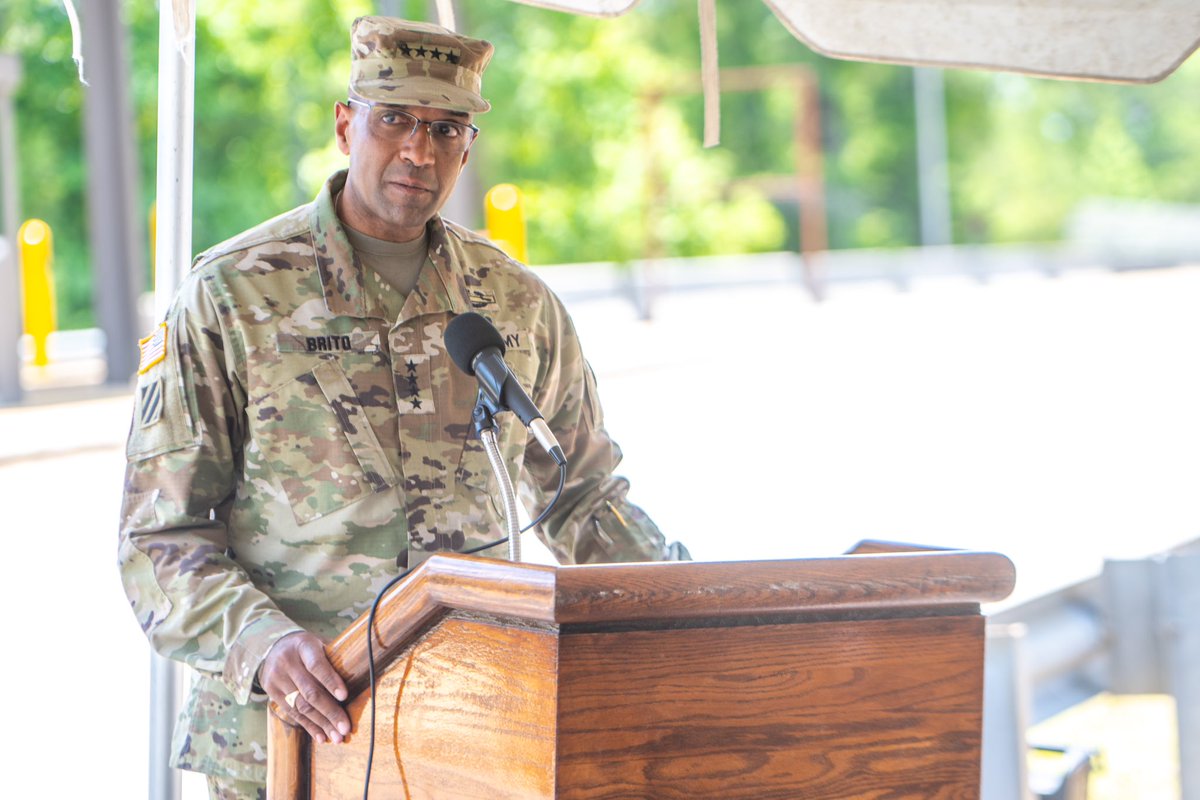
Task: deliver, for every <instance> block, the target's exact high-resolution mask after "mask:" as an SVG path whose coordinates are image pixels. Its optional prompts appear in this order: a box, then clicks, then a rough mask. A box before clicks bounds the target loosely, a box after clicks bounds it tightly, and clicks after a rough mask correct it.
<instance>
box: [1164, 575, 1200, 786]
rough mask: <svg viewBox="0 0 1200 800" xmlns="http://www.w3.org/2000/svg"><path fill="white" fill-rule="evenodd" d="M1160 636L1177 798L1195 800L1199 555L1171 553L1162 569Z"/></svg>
mask: <svg viewBox="0 0 1200 800" xmlns="http://www.w3.org/2000/svg"><path fill="white" fill-rule="evenodd" d="M1163 572H1164V573H1165V577H1166V580H1164V581H1162V583H1161V584H1160V588H1161V589H1162V594H1161V596H1160V598H1161V603H1160V608H1161V609H1162V610H1163V613H1162V618H1161V619H1160V620H1159V625H1160V635H1161V636H1162V638H1163V640H1164V644H1165V647H1164V650H1165V651H1166V656H1167V672H1168V674H1169V675H1170V688H1171V694H1173V695H1174V696H1175V714H1176V719H1177V721H1178V725H1179V790H1180V792H1179V797H1180V800H1200V669H1197V667H1196V665H1197V664H1200V622H1198V621H1197V617H1196V609H1197V608H1200V555H1197V554H1194V553H1189V554H1180V555H1171V556H1168V557H1167V559H1166V563H1165V564H1164V566H1163Z"/></svg>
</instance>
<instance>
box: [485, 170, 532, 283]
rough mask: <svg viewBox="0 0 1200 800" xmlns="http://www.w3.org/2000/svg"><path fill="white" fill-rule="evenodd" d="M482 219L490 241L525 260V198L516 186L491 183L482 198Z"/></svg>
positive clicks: (527, 257) (525, 261)
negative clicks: (490, 186) (492, 184)
mask: <svg viewBox="0 0 1200 800" xmlns="http://www.w3.org/2000/svg"><path fill="white" fill-rule="evenodd" d="M483 219H484V224H485V225H487V230H488V236H489V237H491V239H492V241H494V242H495V243H496V244H498V245H500V247H501V248H502V249H503V250H504V252H506V253H508V254H509V255H510V256H512V257H513V258H515V259H516V260H517V261H520V262H521V263H522V264H528V263H529V252H528V250H527V248H526V246H525V197H524V196H523V195H522V194H521V190H520V189H518V188H517V187H516V186H513V185H512V184H511V183H501V184H497V185H496V186H493V187H492V188H491V190H490V191H488V193H487V195H486V196H485V197H484V198H483Z"/></svg>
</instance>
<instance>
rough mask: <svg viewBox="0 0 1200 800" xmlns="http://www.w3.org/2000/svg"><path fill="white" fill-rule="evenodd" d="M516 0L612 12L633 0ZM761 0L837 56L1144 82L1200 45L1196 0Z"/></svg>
mask: <svg viewBox="0 0 1200 800" xmlns="http://www.w3.org/2000/svg"><path fill="white" fill-rule="evenodd" d="M745 1H746V0H738V2H745ZM514 2H518V3H525V4H526V5H532V6H541V7H543V8H552V9H556V10H559V11H568V12H573V13H576V14H591V15H595V16H609V17H611V16H618V15H620V14H624V13H625V12H627V11H629V10H630V9H632V8H633V7H634V6H636V5H637V2H638V0H514ZM701 2H704V0H701ZM763 2H765V3H766V4H767V6H768V7H769V8H770V9H771V10H772V11H773V12H775V15H776V16H777V17H779V20H780V21H781V22H782V23H783V24H784V26H786V27H787V29H788V30H789V31H791V32H792V34H793V35H794V36H795V37H796V38H797V39H799V40H801V41H802V42H804V43H805V44H807V45H808V46H809V47H811V48H813V49H814V50H816V51H817V52H819V53H822V54H824V55H827V56H832V57H834V58H847V59H857V60H867V61H884V62H890V63H897V64H924V65H928V66H942V67H971V68H981V69H998V70H1011V71H1015V72H1025V73H1031V74H1035V75H1046V76H1054V77H1063V78H1083V79H1089V80H1110V81H1128V82H1137V83H1144V82H1150V81H1157V80H1162V79H1163V78H1165V77H1166V76H1167V75H1169V74H1171V72H1173V71H1174V70H1175V68H1176V67H1178V66H1179V65H1180V64H1181V63H1182V62H1183V61H1184V59H1186V58H1187V57H1188V56H1189V55H1190V54H1191V53H1192V51H1193V50H1195V49H1196V47H1197V45H1200V3H1197V2H1196V0H763Z"/></svg>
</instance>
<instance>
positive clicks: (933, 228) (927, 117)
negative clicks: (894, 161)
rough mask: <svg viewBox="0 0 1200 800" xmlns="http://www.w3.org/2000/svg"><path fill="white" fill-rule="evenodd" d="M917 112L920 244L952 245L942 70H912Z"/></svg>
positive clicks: (944, 90)
mask: <svg viewBox="0 0 1200 800" xmlns="http://www.w3.org/2000/svg"><path fill="white" fill-rule="evenodd" d="M913 95H914V100H915V102H916V115H917V191H918V194H919V196H920V206H921V244H923V245H927V246H928V245H939V244H950V243H951V242H952V241H953V232H952V229H951V225H950V181H949V177H950V174H949V169H948V167H947V161H948V159H947V156H946V152H947V146H946V89H945V84H944V82H943V80H942V71H941V70H940V69H930V68H928V67H917V68H916V69H914V70H913Z"/></svg>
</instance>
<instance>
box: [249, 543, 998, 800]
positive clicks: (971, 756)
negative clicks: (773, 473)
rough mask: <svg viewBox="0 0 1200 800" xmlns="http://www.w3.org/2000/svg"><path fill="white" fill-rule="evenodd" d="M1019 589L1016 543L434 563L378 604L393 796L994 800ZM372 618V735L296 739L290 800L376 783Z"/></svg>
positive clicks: (341, 641)
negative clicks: (986, 612) (1006, 638)
mask: <svg viewBox="0 0 1200 800" xmlns="http://www.w3.org/2000/svg"><path fill="white" fill-rule="evenodd" d="M1014 582H1015V571H1014V569H1013V565H1012V563H1011V562H1010V561H1009V560H1008V559H1007V558H1005V557H1004V556H1001V555H998V554H995V553H977V552H969V551H942V552H906V553H879V554H874V555H853V556H840V557H835V558H825V559H805V560H795V561H762V562H722V563H682V564H680V563H669V564H620V565H599V566H596V565H589V566H577V567H560V568H554V567H544V566H535V565H525V564H511V563H508V562H502V561H496V560H491V559H483V558H477V557H470V556H434V557H432V558H431V559H429V560H428V561H427V562H426V563H425V564H423V565H422V566H421V568H419V569H418V570H417V571H416V572H415V573H414V574H413V575H412V576H410V577H409V578H408V579H407V580H406V581H404V582H402V583H401V584H400V585H398V586H397V587H396V588H395V589H393V590H392V591H390V592H389V594H388V595H387V597H386V598H385V599H384V602H383V603H382V604H381V607H380V612H379V614H378V616H377V619H376V625H375V629H374V632H373V633H374V635H375V637H376V644H377V651H376V663H378V664H381V665H383V664H386V665H387V666H386V667H383V668H381V670H380V672H381V674H382V675H383V677H382V679H381V682H380V686H379V697H380V698H381V700H382V702H381V704H380V706H379V718H378V722H377V725H376V732H377V736H378V742H377V749H376V752H375V767H374V776H373V780H372V787H373V788H372V797H389V798H390V797H403V798H439V799H440V798H447V799H448V800H456V799H457V798H487V799H488V800H490V799H491V798H544V797H545V798H548V797H562V798H570V799H571V800H601V799H603V800H609V799H610V798H612V799H614V800H615V799H616V798H629V799H630V800H647V799H654V798H662V800H674V799H675V798H688V799H689V800H696V799H697V798H714V799H715V798H721V799H722V800H728V799H729V798H747V800H749V799H750V798H754V800H773V798H797V797H805V798H807V797H815V798H841V797H859V798H889V799H893V798H907V797H912V798H937V799H938V800H960V799H961V798H975V797H977V795H978V770H979V737H980V731H979V727H980V714H981V706H982V659H983V619H982V617H981V616H979V613H978V612H979V604H980V603H981V602H988V601H993V600H999V599H1002V598H1003V597H1005V596H1006V595H1007V594H1008V593H1009V592H1010V591H1011V590H1012V587H1013V584H1014ZM366 628H367V625H366V617H365V615H364V616H363V617H360V618H359V619H358V620H356V621H355V622H354V623H353V624H352V625H351V626H350V628H349V629H347V630H346V631H345V632H344V633H343V634H342V635H341V636H339V637H338V638H337V639H336V640H335V641H334V642H333V643H332V644H331V645H330V646H329V647H328V648H327V650H328V652H329V654H330V658H331V660H332V661H333V663H334V665H335V667H337V669H338V670H339V672H340V673H341V674H342V676H343V677H344V678H345V679H346V680H347V682H348V683H349V684H350V686H351V694H352V697H353V698H354V699H353V700H352V701H351V702H350V703H349V704H348V708H349V711H350V714H351V718H352V720H353V724H354V730H353V732H352V734H351V736H350V737H349V739H348V740H347V742H346V743H345V744H342V745H314V744H312V743H311V742H309V741H308V739H307V737H305V736H304V735H303V734H300V733H298V732H295V731H294V730H290V729H288V730H286V731H284V732H283V734H282V738H281V740H280V742H276V743H273V744H272V747H273V748H274V751H277V752H278V753H280V754H283V756H282V757H283V758H284V759H285V760H287V761H289V763H287V764H274V763H273V764H271V765H270V768H269V770H268V772H269V775H270V776H271V778H270V779H271V781H272V789H271V792H272V794H271V796H272V800H275V798H277V797H278V798H280V800H284V799H285V798H286V800H292V798H297V800H298V799H299V798H301V797H306V796H308V795H307V794H306V793H305V791H306V790H305V788H304V785H303V784H304V783H305V780H304V779H305V777H306V776H308V782H309V783H310V789H311V797H313V798H346V797H357V796H361V792H362V776H363V768H364V766H365V762H366V749H367V746H366V743H367V738H368V737H367V735H366V734H365V732H364V729H363V726H364V725H365V724H366V720H367V717H366V713H367V710H368V709H367V700H368V693H367V692H366V691H365V690H366V683H367V681H366V677H367V659H366V632H367V631H366ZM281 727H284V728H286V726H282V725H281V724H279V725H276V724H273V725H272V726H271V735H272V736H273V737H274V736H275V735H276V733H277V730H278V729H279V728H281ZM296 737H299V741H296ZM306 759H307V761H306ZM296 763H299V764H300V765H301V766H300V767H297V766H296ZM305 764H308V765H309V766H308V767H306V766H304V765H305ZM297 769H300V770H301V774H300V777H296V774H297V773H296V770H297ZM280 786H285V787H290V788H288V791H290V792H293V793H292V794H286V793H284V792H283V791H282V789H281V790H280V791H278V792H277V791H276V789H277V788H278V787H280ZM376 787H378V788H376Z"/></svg>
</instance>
